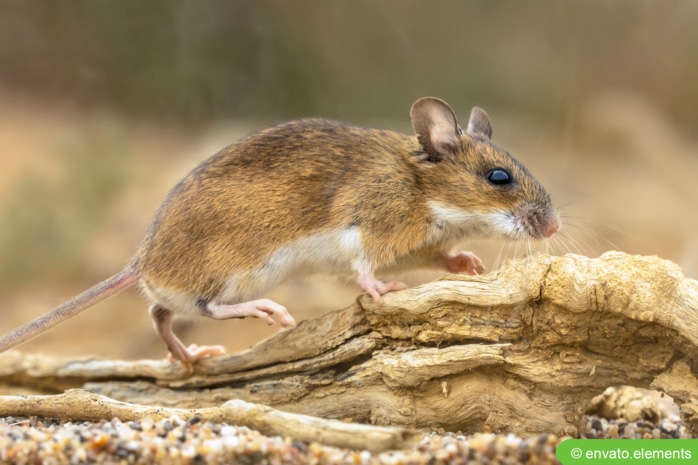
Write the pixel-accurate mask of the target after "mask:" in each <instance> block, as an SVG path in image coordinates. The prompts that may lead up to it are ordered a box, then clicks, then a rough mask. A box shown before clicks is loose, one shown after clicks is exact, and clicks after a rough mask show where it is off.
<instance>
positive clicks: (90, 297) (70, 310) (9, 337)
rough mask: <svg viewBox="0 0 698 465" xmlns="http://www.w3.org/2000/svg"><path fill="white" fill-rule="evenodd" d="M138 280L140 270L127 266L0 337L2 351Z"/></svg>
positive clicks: (0, 349) (0, 350)
mask: <svg viewBox="0 0 698 465" xmlns="http://www.w3.org/2000/svg"><path fill="white" fill-rule="evenodd" d="M137 280H138V270H137V269H136V267H135V266H134V265H131V266H129V267H127V268H125V269H124V270H123V271H121V272H120V273H117V274H115V275H114V276H112V277H111V278H108V279H106V280H104V281H102V282H101V283H99V284H97V285H95V286H93V287H91V288H89V289H88V290H86V291H85V292H83V293H82V294H80V295H77V296H75V297H73V298H72V299H70V300H69V301H68V302H66V303H64V304H63V305H61V306H59V307H56V308H54V309H53V310H51V311H49V312H47V313H45V314H43V315H42V316H40V317H39V318H37V319H36V320H33V321H30V322H29V323H27V324H25V325H24V326H22V327H20V328H17V329H15V330H13V331H10V332H9V333H7V334H5V335H4V336H3V337H2V338H0V353H1V352H5V351H6V350H8V349H11V348H12V347H15V346H18V345H19V344H21V343H23V342H26V341H28V340H29V339H32V338H34V337H36V336H38V335H39V334H41V333H43V332H45V331H47V330H49V329H50V328H53V327H54V326H56V325H57V324H59V323H62V322H64V321H66V320H68V319H70V318H72V317H74V316H75V315H77V314H78V313H80V312H82V311H84V310H87V309H88V308H90V307H92V306H93V305H95V304H96V303H98V302H101V301H102V300H104V299H106V298H107V297H111V296H113V295H114V294H118V293H119V292H121V291H123V290H124V289H126V288H128V287H130V286H132V285H133V284H134V283H135V282H136V281H137Z"/></svg>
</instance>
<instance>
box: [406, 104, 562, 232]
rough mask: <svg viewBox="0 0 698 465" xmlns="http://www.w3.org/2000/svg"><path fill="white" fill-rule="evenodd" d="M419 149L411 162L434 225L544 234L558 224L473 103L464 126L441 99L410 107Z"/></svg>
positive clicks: (462, 229)
mask: <svg viewBox="0 0 698 465" xmlns="http://www.w3.org/2000/svg"><path fill="white" fill-rule="evenodd" d="M410 116H411V118H412V126H413V127H414V131H415V133H416V134H417V139H418V140H419V143H420V145H421V146H422V151H421V152H420V153H419V155H418V156H417V160H416V166H417V170H418V172H419V176H420V180H421V182H422V184H423V186H424V189H425V195H426V196H427V198H428V199H429V201H428V204H429V208H430V209H431V210H432V214H433V218H434V221H435V224H436V227H438V228H440V229H442V230H453V232H454V233H455V234H458V235H462V236H466V235H467V236H475V235H480V236H484V237H493V236H500V237H507V238H519V237H529V238H546V237H550V236H551V235H553V234H554V233H555V232H557V231H558V230H559V229H560V219H559V216H558V214H557V212H556V211H555V208H554V207H553V206H552V204H551V202H550V196H549V195H548V193H547V192H546V191H545V189H543V187H542V186H541V185H540V183H539V182H538V181H536V179H535V178H534V177H533V176H532V175H531V174H530V173H529V172H528V170H527V169H526V168H525V167H524V166H523V165H522V164H521V163H519V162H518V161H517V160H516V159H514V158H513V157H512V156H511V155H509V154H508V153H507V152H506V151H505V150H502V149H501V148H499V147H497V146H495V145H494V144H493V143H492V141H491V140H490V139H491V138H492V123H491V122H490V118H489V117H488V116H487V113H485V111H484V110H482V109H480V108H477V107H475V108H473V110H472V112H471V114H470V120H469V121H468V125H467V129H466V130H465V131H463V129H461V127H460V126H459V125H458V120H457V118H456V114H455V112H454V111H453V109H452V108H451V107H450V106H449V105H448V104H447V103H446V102H444V101H443V100H441V99H438V98H434V97H425V98H421V99H419V100H417V101H416V102H415V103H414V105H412V110H411V111H410Z"/></svg>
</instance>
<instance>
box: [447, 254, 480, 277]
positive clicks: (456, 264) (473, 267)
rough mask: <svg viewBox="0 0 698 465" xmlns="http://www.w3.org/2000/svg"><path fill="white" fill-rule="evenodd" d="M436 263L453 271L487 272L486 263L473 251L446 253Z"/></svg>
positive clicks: (468, 272)
mask: <svg viewBox="0 0 698 465" xmlns="http://www.w3.org/2000/svg"><path fill="white" fill-rule="evenodd" d="M436 264H437V266H438V267H439V268H443V269H445V270H446V271H450V272H451V273H467V274H482V273H484V272H485V265H483V264H482V260H480V258H479V257H478V256H477V255H475V254H474V253H472V252H460V253H458V254H456V255H444V256H442V257H441V258H439V259H438V260H436Z"/></svg>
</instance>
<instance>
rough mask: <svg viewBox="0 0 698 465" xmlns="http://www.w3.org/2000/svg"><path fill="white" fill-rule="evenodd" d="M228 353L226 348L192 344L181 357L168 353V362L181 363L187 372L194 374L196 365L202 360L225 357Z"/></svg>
mask: <svg viewBox="0 0 698 465" xmlns="http://www.w3.org/2000/svg"><path fill="white" fill-rule="evenodd" d="M225 353H226V350H225V347H223V346H201V347H199V346H198V345H196V344H192V345H190V346H189V347H187V348H186V352H185V353H184V354H179V355H180V356H175V355H173V354H172V352H168V354H167V360H168V361H170V362H173V363H174V362H175V361H179V362H180V363H181V364H182V366H183V367H184V369H185V370H187V372H189V373H192V372H193V371H194V364H195V363H196V362H198V361H199V360H200V359H202V358H208V357H215V356H217V355H224V354H225Z"/></svg>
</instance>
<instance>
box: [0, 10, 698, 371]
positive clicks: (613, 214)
mask: <svg viewBox="0 0 698 465" xmlns="http://www.w3.org/2000/svg"><path fill="white" fill-rule="evenodd" d="M696 25H698V3H697V2H694V1H691V0H685V1H678V0H677V1H674V0H662V1H660V0H655V1H649V0H648V1H636V0H585V1H569V2H549V1H535V0H533V1H531V0H527V1H519V2H503V1H488V0H482V1H468V2H460V1H455V0H452V1H448V0H432V1H414V0H382V1H375V0H371V1H368V0H359V1H356V0H355V1H351V2H350V1H336V0H335V1H324V0H323V1H320V0H317V1H314V0H296V1H293V2H284V1H268V0H263V1H237V0H236V1H204V2H189V1H149V2H142V1H135V0H127V1H121V2H107V1H93V0H90V1H83V0H78V1H73V2H70V3H67V2H50V1H48V0H47V1H26V0H25V1H21V0H8V1H3V2H1V3H0V157H1V158H0V159H1V160H2V167H1V169H0V332H2V333H4V332H6V331H9V330H10V329H12V328H15V327H17V326H19V325H20V324H22V323H24V322H26V321H28V320H29V319H31V318H33V317H35V316H38V315H40V314H42V313H44V312H45V311H47V310H49V309H50V308H52V307H54V306H55V305H58V304H60V303H62V302H64V301H65V300H67V299H68V298H69V297H71V296H73V295H74V294H77V293H78V292H80V291H82V290H84V289H86V288H88V287H90V286H91V285H93V284H95V283H97V282H98V281H101V280H102V279H105V278H107V277H109V276H111V275H112V274H114V273H115V272H117V271H119V270H120V269H121V268H122V266H123V265H124V264H125V263H126V262H127V261H128V260H129V259H130V257H131V256H132V254H133V253H134V251H135V250H136V249H137V247H138V245H139V242H140V240H141V238H142V236H143V234H144V232H145V230H146V229H147V227H148V225H149V222H150V218H151V217H152V215H153V213H154V212H155V210H156V209H157V207H158V205H159V204H160V203H161V202H162V200H163V199H164V197H165V195H166V194H167V191H168V190H169V188H170V187H172V186H173V185H174V184H175V183H176V182H177V181H178V180H179V179H180V178H181V177H182V176H184V174H186V173H187V172H188V171H189V170H190V169H191V168H193V167H194V166H196V165H197V164H198V163H199V162H200V161H201V160H203V159H205V158H206V157H208V156H210V155H211V154H213V153H215V152H216V151H217V150H219V149H220V148H222V147H224V146H226V145H228V144H230V143H232V142H234V141H235V140H236V139H238V138H240V137H242V136H244V135H245V134H248V133H250V132H251V131H254V130H256V129H260V128H263V127H265V126H268V125H271V124H273V123H276V122H280V121H283V120H287V119H292V118H298V117H310V116H313V117H326V118H334V119H341V120H345V121H348V122H352V123H356V124H359V125H365V126H380V127H386V128H391V129H396V130H400V131H404V132H407V133H411V127H410V121H409V109H410V106H411V104H412V103H413V101H414V100H416V99H417V98H419V97H422V96H426V95H434V96H438V97H441V98H443V99H445V100H447V101H448V102H449V103H450V104H451V105H452V106H453V107H454V108H455V109H456V111H457V112H458V113H459V115H460V118H461V122H462V123H465V122H466V121H467V116H468V114H469V112H470V108H471V107H472V106H475V105H477V106H481V107H483V108H485V109H486V110H487V111H488V112H489V114H490V116H491V118H492V120H493V125H494V141H495V143H497V144H498V145H500V146H503V147H505V148H506V149H508V150H509V151H510V152H511V153H512V154H514V155H515V156H516V157H517V158H518V159H519V160H521V161H522V162H523V163H524V164H526V165H527V166H528V167H529V169H530V170H531V171H532V172H533V173H534V175H535V176H536V177H537V178H538V179H539V180H540V181H541V182H542V184H543V185H544V186H546V188H547V190H548V191H549V193H550V194H551V196H552V197H553V200H554V202H555V204H556V205H558V206H559V207H560V210H561V212H562V215H563V221H564V226H563V231H562V233H561V234H560V236H559V238H558V239H556V240H554V241H552V242H551V243H550V244H549V251H551V252H554V253H558V254H563V253H567V252H573V253H579V254H583V255H587V256H592V257H593V256H597V255H599V254H601V253H603V252H604V251H607V250H614V249H615V250H621V251H624V252H628V253H632V254H651V255H659V256H661V257H663V258H666V259H669V260H672V261H674V262H676V263H678V264H679V265H680V266H681V267H682V268H683V270H684V273H685V274H686V275H688V276H690V277H693V278H696V277H698V232H697V231H698V211H697V210H696V208H695V206H696V202H697V201H698V182H697V181H696V175H697V174H698V148H697V147H698V136H697V135H696V134H697V133H698V118H697V117H696V114H697V113H696V108H697V107H698V85H697V84H696V82H697V81H696V75H697V73H698V53H697V52H696V50H698V27H696ZM467 248H468V249H469V250H472V251H474V252H476V253H478V254H479V255H480V256H481V257H482V258H483V259H484V260H485V262H486V265H487V266H488V268H490V269H491V268H492V267H494V266H496V265H497V264H500V263H501V260H502V258H503V257H505V258H511V257H513V256H514V255H516V254H521V253H522V252H523V249H524V247H515V246H504V245H503V243H501V242H497V241H478V242H475V243H473V244H467ZM541 248H545V247H544V246H541ZM498 257H499V258H498ZM438 276H439V274H438V273H437V274H431V275H416V276H412V277H410V278H409V280H410V282H411V283H412V284H414V283H417V282H420V281H424V280H427V279H434V278H435V277H438ZM357 295H358V289H357V288H356V287H354V286H352V285H351V284H349V285H347V284H346V283H342V282H337V281H336V280H332V279H327V278H319V279H314V280H306V281H302V282H295V283H290V284H288V285H286V286H283V287H282V288H280V289H277V290H275V291H274V292H273V293H272V294H271V295H270V296H269V297H271V298H274V299H276V300H277V301H279V302H280V303H282V304H284V305H286V306H287V307H288V308H289V310H290V311H291V313H292V314H294V316H295V317H296V318H297V319H299V320H301V319H305V318H310V317H313V316H316V315H319V314H321V313H322V312H325V311H328V310H331V309H336V308H341V307H344V306H346V305H348V304H350V303H351V302H352V301H353V299H354V298H355V297H356V296H357ZM178 331H179V333H180V334H181V335H182V337H183V339H184V340H185V342H187V343H193V342H196V343H199V344H225V345H226V346H228V348H229V349H230V350H232V351H236V350H241V349H244V348H246V347H249V346H250V345H252V344H254V343H255V342H257V341H259V340H260V339H261V338H262V337H265V336H267V335H270V334H273V333H274V331H276V327H271V328H269V327H266V326H265V325H264V324H263V323H262V322H260V321H254V320H244V321H237V320H235V321H227V322H217V321H216V322H214V321H202V322H200V323H198V324H194V325H191V324H188V325H184V326H182V327H180V328H179V330H178ZM23 350H25V351H28V352H46V353H52V354H56V355H67V356H68V355H69V356H79V355H88V354H96V355H101V356H107V357H122V358H141V357H154V358H161V357H163V356H164V355H165V352H166V350H165V348H164V345H163V343H162V342H161V341H160V339H159V337H158V336H157V335H156V334H155V332H154V330H153V329H152V327H151V323H150V319H149V316H148V313H147V303H146V302H145V300H143V299H142V298H140V296H139V295H138V292H137V291H135V290H128V291H126V292H124V293H123V294H121V295H119V296H118V297H115V298H112V299H110V300H108V301H107V302H105V303H103V304H100V305H99V306H97V307H95V308H94V309H92V310H90V311H88V312H86V313H84V314H82V315H80V316H79V317H77V318H75V319H74V320H73V321H71V322H69V323H66V324H64V325H62V326H61V327H59V328H56V329H54V330H52V331H50V332H48V333H46V334H45V335H43V336H42V337H40V338H39V339H36V340H34V341H32V342H31V343H28V344H26V345H24V346H23Z"/></svg>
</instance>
